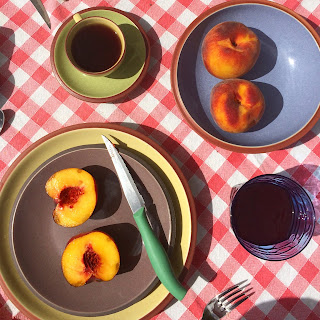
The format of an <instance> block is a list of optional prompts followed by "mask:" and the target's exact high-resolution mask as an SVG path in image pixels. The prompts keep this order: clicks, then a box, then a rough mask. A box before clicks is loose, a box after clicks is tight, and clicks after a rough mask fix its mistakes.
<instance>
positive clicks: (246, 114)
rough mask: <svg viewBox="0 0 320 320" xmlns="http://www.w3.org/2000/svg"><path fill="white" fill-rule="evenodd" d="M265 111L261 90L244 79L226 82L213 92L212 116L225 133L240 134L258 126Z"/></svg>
mask: <svg viewBox="0 0 320 320" xmlns="http://www.w3.org/2000/svg"><path fill="white" fill-rule="evenodd" d="M264 109H265V101H264V97H263V94H262V92H261V91H260V89H259V88H258V87H257V86H256V85H255V84H254V83H252V82H250V81H247V80H243V79H229V80H224V81H221V82H220V83H218V84H217V85H215V86H214V87H213V89H212V91H211V114H212V116H213V118H214V120H215V122H216V123H217V125H218V126H219V127H220V128H221V129H222V130H224V131H227V132H232V133H240V132H244V131H247V130H248V129H250V128H251V127H252V126H254V125H255V124H257V123H258V122H259V120H260V119H261V117H262V115H263V112H264Z"/></svg>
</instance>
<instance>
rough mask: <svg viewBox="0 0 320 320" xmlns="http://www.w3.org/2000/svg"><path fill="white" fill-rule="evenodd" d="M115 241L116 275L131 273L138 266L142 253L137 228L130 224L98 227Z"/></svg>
mask: <svg viewBox="0 0 320 320" xmlns="http://www.w3.org/2000/svg"><path fill="white" fill-rule="evenodd" d="M96 231H102V232H104V233H106V234H108V235H109V236H111V238H112V239H113V240H114V241H115V243H116V244H117V247H118V250H119V254H120V268H119V271H118V274H122V273H126V272H130V271H132V270H133V269H134V268H135V266H136V265H137V264H138V262H139V260H140V257H141V252H142V239H141V235H140V232H139V230H138V228H137V227H135V226H134V225H132V224H130V223H119V224H113V225H108V226H103V227H99V228H97V229H96Z"/></svg>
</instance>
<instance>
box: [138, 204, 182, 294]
mask: <svg viewBox="0 0 320 320" xmlns="http://www.w3.org/2000/svg"><path fill="white" fill-rule="evenodd" d="M133 217H134V220H135V221H136V223H137V226H138V228H139V231H140V234H141V237H142V240H143V243H144V246H145V248H146V250H147V253H148V256H149V259H150V262H151V264H152V266H153V269H154V271H155V272H156V274H157V276H158V278H159V280H160V281H161V282H162V284H163V285H164V286H165V287H166V288H167V289H168V291H169V292H170V293H171V294H172V295H173V296H174V297H175V298H177V299H178V300H182V299H183V297H184V296H185V295H186V293H187V290H186V289H185V288H184V287H183V286H182V285H181V284H180V282H179V281H178V280H177V278H176V277H175V275H174V272H173V270H172V267H171V264H170V261H169V258H168V256H167V253H166V251H165V250H164V248H163V246H162V245H161V243H160V241H159V240H158V238H157V237H156V236H155V235H154V233H153V231H152V229H151V227H150V225H149V222H148V220H147V217H146V213H145V211H144V208H141V209H139V210H138V211H136V212H135V213H134V215H133Z"/></svg>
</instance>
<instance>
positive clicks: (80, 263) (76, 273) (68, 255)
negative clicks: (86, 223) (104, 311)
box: [61, 231, 120, 287]
mask: <svg viewBox="0 0 320 320" xmlns="http://www.w3.org/2000/svg"><path fill="white" fill-rule="evenodd" d="M61 266H62V271H63V275H64V277H65V278H66V280H67V281H68V282H69V283H70V284H71V285H72V286H74V287H80V286H83V285H84V284H86V283H87V281H88V280H89V279H91V278H93V279H94V278H96V279H100V280H102V281H110V280H111V279H113V278H114V276H115V275H116V274H117V273H118V271H119V267H120V255H119V251H118V248H117V245H116V244H115V242H114V240H113V239H112V238H111V237H110V236H109V235H107V234H106V233H104V232H101V231H91V232H89V233H86V234H81V235H78V236H76V237H73V238H72V239H71V240H70V241H69V243H68V244H67V246H66V248H65V250H64V252H63V254H62V259H61Z"/></svg>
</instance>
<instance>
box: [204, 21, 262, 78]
mask: <svg viewBox="0 0 320 320" xmlns="http://www.w3.org/2000/svg"><path fill="white" fill-rule="evenodd" d="M259 54H260V41H259V39H258V37H257V35H256V34H255V33H254V32H253V31H252V30H251V29H249V28H248V27H246V26H245V25H244V24H242V23H240V22H234V21H226V22H222V23H219V24H218V25H216V26H215V27H213V28H212V29H211V30H210V31H209V32H208V34H207V35H206V36H205V38H204V41H203V43H202V60H203V63H204V65H205V67H206V69H207V70H208V72H209V73H211V74H212V75H213V76H215V77H217V78H219V79H231V78H238V77H241V76H242V75H244V74H245V73H247V72H248V71H249V70H250V69H251V68H252V67H253V66H254V64H255V63H256V61H257V59H258V57H259Z"/></svg>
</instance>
